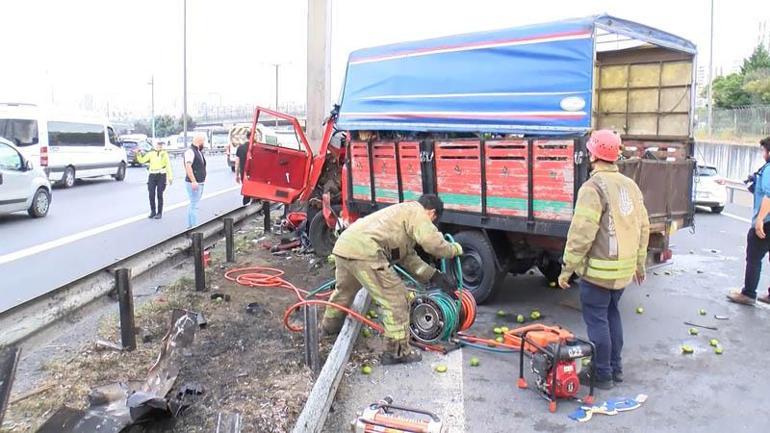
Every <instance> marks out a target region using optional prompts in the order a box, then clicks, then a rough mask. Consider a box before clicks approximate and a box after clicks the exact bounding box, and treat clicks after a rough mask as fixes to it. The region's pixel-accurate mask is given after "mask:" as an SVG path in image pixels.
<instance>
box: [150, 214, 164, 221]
mask: <svg viewBox="0 0 770 433" xmlns="http://www.w3.org/2000/svg"><path fill="white" fill-rule="evenodd" d="M152 218H153V219H156V220H159V219H161V218H163V214H162V213H158V214H155V216H154V217H152Z"/></svg>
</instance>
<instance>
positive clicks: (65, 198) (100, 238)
mask: <svg viewBox="0 0 770 433" xmlns="http://www.w3.org/2000/svg"><path fill="white" fill-rule="evenodd" d="M172 162H173V164H174V183H173V184H172V185H171V186H170V187H169V188H167V189H166V193H165V209H164V214H163V219H162V220H149V219H147V218H146V216H147V215H148V214H149V204H148V198H147V184H146V183H147V171H146V170H145V169H144V168H141V167H137V168H129V169H128V173H127V176H126V179H125V181H123V182H116V181H114V180H112V179H111V178H103V179H95V180H85V181H82V182H79V183H78V184H77V185H76V186H75V187H73V188H71V189H55V190H54V192H53V199H52V203H51V210H50V213H49V214H48V216H46V217H45V218H42V219H32V218H29V217H28V216H27V214H26V213H22V214H15V215H8V216H0V312H2V311H5V310H8V309H10V308H11V307H13V306H15V305H17V304H19V303H21V302H24V301H27V300H30V299H33V298H35V297H37V296H40V295H43V294H45V293H48V292H49V291H51V290H53V289H56V288H58V287H60V286H62V285H64V284H66V283H68V282H71V281H73V280H75V279H77V278H79V277H82V276H85V275H88V274H89V273H91V272H93V271H95V270H98V269H100V268H103V267H105V266H108V265H110V264H112V263H114V262H116V261H118V260H120V259H123V258H125V257H128V256H130V255H132V254H134V253H136V252H138V251H141V250H143V249H146V248H148V247H150V246H152V245H154V244H156V243H158V242H160V241H162V240H165V239H167V238H169V237H172V236H174V235H176V234H179V233H181V232H183V231H185V230H186V229H187V204H186V203H187V193H186V191H185V186H184V172H183V167H182V159H181V158H174V159H173V160H172ZM240 206H241V196H240V193H239V188H238V186H237V185H236V183H235V181H234V178H233V174H232V173H231V171H230V168H229V167H228V166H227V164H226V163H225V157H224V155H211V156H209V157H208V176H207V179H206V183H205V186H204V191H203V200H202V201H201V203H200V207H199V217H198V222H199V223H203V222H205V221H207V220H209V219H211V218H213V217H215V216H217V215H220V214H223V213H226V212H229V211H231V210H233V209H236V208H238V207H240Z"/></svg>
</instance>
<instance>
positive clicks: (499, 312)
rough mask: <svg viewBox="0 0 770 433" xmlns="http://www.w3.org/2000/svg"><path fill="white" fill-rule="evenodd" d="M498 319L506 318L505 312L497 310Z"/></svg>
mask: <svg viewBox="0 0 770 433" xmlns="http://www.w3.org/2000/svg"><path fill="white" fill-rule="evenodd" d="M497 317H505V311H503V310H497Z"/></svg>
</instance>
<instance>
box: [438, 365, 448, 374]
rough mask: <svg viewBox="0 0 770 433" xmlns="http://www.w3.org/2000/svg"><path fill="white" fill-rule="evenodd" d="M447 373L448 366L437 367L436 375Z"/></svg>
mask: <svg viewBox="0 0 770 433" xmlns="http://www.w3.org/2000/svg"><path fill="white" fill-rule="evenodd" d="M446 371H447V368H446V365H437V366H436V373H446Z"/></svg>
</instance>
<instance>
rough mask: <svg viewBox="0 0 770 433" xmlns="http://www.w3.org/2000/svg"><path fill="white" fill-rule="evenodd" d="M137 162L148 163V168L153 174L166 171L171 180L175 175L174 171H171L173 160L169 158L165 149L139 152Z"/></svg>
mask: <svg viewBox="0 0 770 433" xmlns="http://www.w3.org/2000/svg"><path fill="white" fill-rule="evenodd" d="M136 162H138V163H140V164H147V169H148V170H149V171H150V173H151V174H155V173H166V178H167V179H166V180H167V181H169V182H170V181H171V180H172V178H173V176H174V173H173V172H172V171H171V162H170V161H169V159H168V152H166V151H165V150H154V149H153V150H150V151H147V152H144V153H137V154H136ZM148 163H149V164H148Z"/></svg>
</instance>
